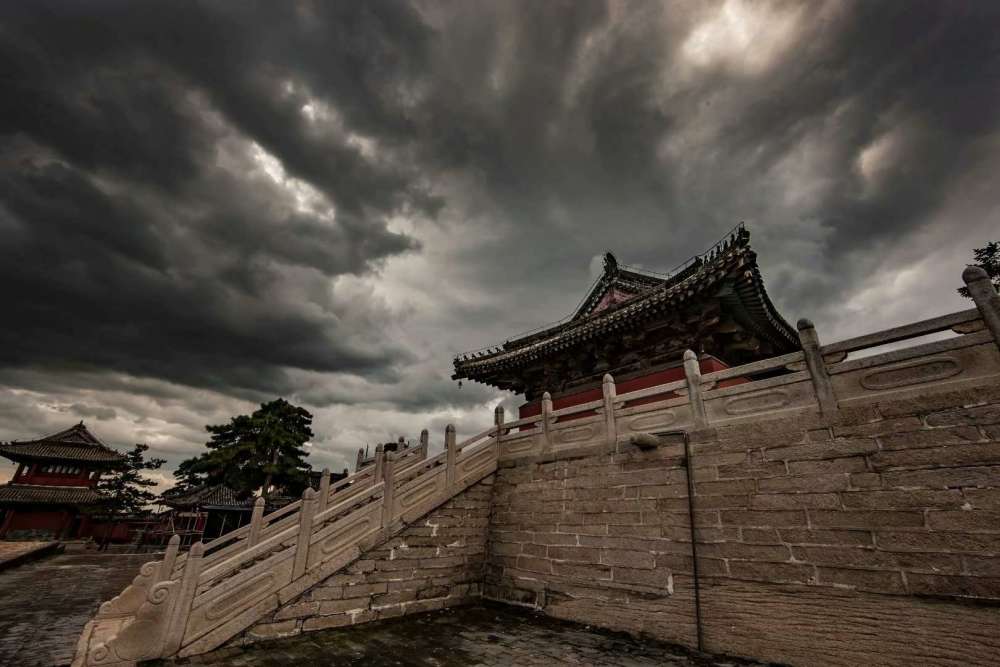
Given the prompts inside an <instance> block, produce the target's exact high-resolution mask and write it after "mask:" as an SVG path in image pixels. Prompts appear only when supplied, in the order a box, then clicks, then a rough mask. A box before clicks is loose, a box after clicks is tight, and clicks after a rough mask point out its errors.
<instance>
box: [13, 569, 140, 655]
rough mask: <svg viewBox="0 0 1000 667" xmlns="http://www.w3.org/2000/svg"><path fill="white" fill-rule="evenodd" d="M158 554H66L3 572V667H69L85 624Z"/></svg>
mask: <svg viewBox="0 0 1000 667" xmlns="http://www.w3.org/2000/svg"><path fill="white" fill-rule="evenodd" d="M155 559H156V556H153V555H150V554H140V555H126V554H62V555H58V556H48V557H45V558H43V559H41V560H37V561H34V562H31V563H26V564H24V565H18V566H17V567H14V568H11V569H9V570H6V571H4V572H0V665H4V666H7V665H10V666H11V667H15V666H16V667H36V666H37V667H42V666H44V667H49V666H50V665H68V664H69V663H70V661H71V660H72V659H73V652H74V651H75V650H76V640H77V639H78V638H79V636H80V632H81V631H82V630H83V626H84V625H85V624H86V623H87V621H88V620H90V618H91V617H92V616H93V615H94V612H96V611H97V608H98V607H99V606H100V604H101V603H102V602H104V601H105V600H108V599H110V598H112V597H114V596H115V595H118V593H120V592H121V591H122V589H124V588H125V586H127V585H128V584H130V583H132V579H133V578H134V577H135V575H136V574H138V572H139V567H140V566H141V565H142V564H143V563H145V562H147V561H150V560H155Z"/></svg>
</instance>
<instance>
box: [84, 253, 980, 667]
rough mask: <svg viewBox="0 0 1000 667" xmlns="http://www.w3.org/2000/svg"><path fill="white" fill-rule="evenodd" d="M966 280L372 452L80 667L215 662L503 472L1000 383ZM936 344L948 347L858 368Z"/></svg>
mask: <svg viewBox="0 0 1000 667" xmlns="http://www.w3.org/2000/svg"><path fill="white" fill-rule="evenodd" d="M963 278H964V279H965V281H966V283H967V284H968V285H969V289H970V292H971V293H972V295H973V297H974V299H975V303H976V308H972V309H969V310H965V311H961V312H958V313H953V314H949V315H945V316H942V317H936V318H932V319H928V320H924V321H921V322H916V323H913V324H909V325H906V326H903V327H898V328H894V329H889V330H886V331H881V332H877V333H873V334H868V335H865V336H859V337H857V338H852V339H849V340H845V341H840V342H838V343H834V344H831V345H823V344H822V343H821V341H820V339H819V336H818V335H817V332H816V329H815V327H814V326H813V325H812V323H810V322H809V321H808V320H801V321H800V322H799V324H798V329H799V335H800V340H801V343H802V350H801V351H799V352H794V353H791V354H787V355H783V356H780V357H775V358H772V359H766V360H762V361H758V362H754V363H752V364H747V365H744V366H739V367H735V368H731V369H726V370H723V371H717V372H714V373H709V374H706V375H700V372H699V367H698V363H697V358H696V356H695V354H694V353H693V352H691V351H688V352H687V353H686V354H685V356H684V370H685V378H684V379H682V380H678V381H675V382H671V383H667V384H664V385H660V386H657V387H650V388H647V389H642V390H638V391H634V392H629V393H625V394H618V393H617V391H616V386H615V382H614V379H613V378H612V377H611V376H605V378H604V381H603V385H602V386H603V395H602V398H600V399H598V400H595V401H591V402H588V403H583V404H580V405H575V406H571V407H567V408H563V409H560V410H554V409H553V406H552V399H551V396H549V394H548V393H546V394H545V395H544V396H543V398H542V412H541V414H540V415H538V416H534V417H530V418H525V419H518V420H514V421H510V422H507V421H505V418H504V413H503V410H502V408H497V409H496V411H495V413H494V419H493V424H492V425H491V426H490V427H489V428H487V429H485V430H483V431H482V432H480V433H477V434H475V435H473V436H471V437H469V438H466V439H464V440H462V441H458V439H457V436H456V432H455V429H454V427H453V426H450V425H449V426H448V428H447V429H446V431H445V434H444V440H445V448H444V451H443V452H442V453H441V454H439V455H437V456H435V457H430V458H428V457H427V449H428V437H427V434H426V431H425V432H424V433H423V434H421V439H420V446H418V447H416V448H412V449H401V450H400V451H397V452H385V451H383V448H382V447H381V446H379V447H378V448H377V449H376V455H375V457H374V461H373V462H372V465H365V466H363V467H360V468H359V469H358V470H357V471H356V472H355V473H354V474H353V475H351V476H349V477H347V478H345V479H342V480H340V481H338V482H336V483H333V484H331V482H330V475H329V471H324V474H323V477H322V480H321V483H320V490H319V492H316V491H314V490H313V489H307V490H306V491H305V493H304V494H303V497H302V499H301V500H300V501H298V502H296V503H292V504H290V505H288V506H286V507H284V508H281V509H279V510H277V511H275V512H271V513H269V514H265V513H264V504H263V502H262V501H258V502H257V504H255V507H254V511H253V514H252V519H251V521H250V523H249V524H248V525H246V526H243V527H242V528H239V529H237V530H235V531H232V532H230V533H228V534H226V535H223V536H222V537H220V538H218V539H216V540H212V541H210V542H207V543H204V544H202V543H197V544H195V545H194V546H193V547H192V548H191V550H190V551H189V552H188V553H187V554H179V553H178V546H179V540H178V539H177V538H176V537H175V538H174V539H172V540H171V542H170V544H169V545H168V548H167V551H166V554H165V556H164V559H163V560H162V561H160V562H158V563H149V564H147V565H146V566H144V567H143V568H142V570H141V572H140V574H139V576H137V577H136V579H135V581H134V582H133V584H132V585H131V586H129V587H128V588H127V589H126V590H125V591H124V592H123V593H122V594H121V595H119V596H118V597H116V598H115V599H113V600H111V601H109V602H107V603H105V604H104V605H103V606H102V607H101V610H100V612H99V613H98V614H97V616H96V617H95V618H94V620H92V621H91V622H90V623H88V625H87V627H86V629H85V631H84V634H83V636H82V637H81V639H80V644H79V647H78V652H77V657H76V660H75V662H74V664H75V665H80V666H81V667H82V666H84V665H127V664H133V663H135V662H137V661H140V660H147V659H154V658H160V657H171V656H179V657H186V656H191V655H197V654H200V653H203V652H206V651H209V650H212V649H214V648H216V647H218V646H220V645H222V644H223V643H225V642H226V641H228V640H229V639H231V638H232V637H234V636H235V635H237V634H238V633H240V632H242V631H244V630H245V629H246V628H248V627H250V626H251V625H253V624H254V623H256V622H258V621H259V620H260V619H262V618H264V617H265V616H267V615H268V614H271V613H272V612H274V610H275V609H277V608H278V607H279V606H281V605H283V604H286V603H287V602H288V601H289V600H292V599H294V598H296V596H299V595H300V594H302V593H303V592H304V591H306V590H308V589H309V588H310V587H311V586H314V585H315V584H316V583H317V582H320V581H322V580H323V579H325V578H326V577H328V576H329V575H331V574H333V573H335V572H337V571H338V570H340V569H341V568H343V567H345V566H346V565H348V564H350V563H351V562H352V561H354V560H355V559H357V557H358V555H359V554H360V553H361V552H362V551H364V550H365V549H370V548H372V547H374V546H376V545H377V544H379V543H381V542H383V541H385V540H386V539H388V538H390V537H392V536H393V535H394V534H396V533H398V532H399V531H401V530H403V528H404V527H405V526H406V525H407V524H408V523H412V522H413V521H415V520H416V519H418V518H420V517H421V516H424V515H425V514H427V513H428V512H430V511H432V510H434V509H435V508H436V507H438V506H440V505H441V504H443V503H445V502H446V501H448V500H449V499H450V498H452V497H454V496H455V495H456V494H458V493H460V492H461V491H463V490H465V489H466V488H468V487H470V486H471V485H473V484H475V483H477V482H479V481H480V480H482V479H484V478H485V477H487V476H489V475H491V474H492V473H494V472H495V471H496V470H497V467H498V466H509V465H515V464H517V463H520V462H540V461H547V460H558V459H561V458H570V457H579V456H583V455H588V454H598V453H605V452H609V451H610V452H615V451H619V450H621V449H624V448H627V447H633V446H635V445H638V446H640V447H644V446H655V445H656V442H657V438H659V437H661V435H662V434H665V433H667V432H675V431H698V430H701V429H705V428H706V427H717V426H722V425H729V424H733V423H740V422H753V421H757V420H763V419H768V418H772V417H776V416H777V417H781V416H792V415H794V414H795V413H797V412H805V411H809V412H812V413H816V412H818V413H819V414H820V415H823V416H828V415H833V414H835V413H836V412H837V411H838V410H839V409H841V408H845V407H848V406H853V405H856V404H860V403H865V402H869V401H878V400H881V399H884V398H887V397H893V398H899V397H906V396H908V395H923V394H925V393H928V392H931V393H933V392H940V391H951V390H958V389H966V388H969V387H974V386H977V385H980V384H982V383H988V382H993V383H995V382H996V380H997V378H1000V353H998V350H1000V348H998V346H1000V297H998V295H997V294H996V292H995V291H994V290H993V288H992V286H991V285H990V283H989V280H988V278H987V277H986V275H985V272H983V271H982V269H978V267H970V268H969V269H967V270H966V271H965V273H964V274H963ZM942 332H948V333H953V334H954V335H952V336H951V337H948V338H944V339H941V340H935V341H933V342H925V343H919V344H916V345H911V346H910V347H901V348H900V349H895V350H892V351H888V352H882V353H878V354H868V356H865V354H864V353H865V352H866V351H870V350H871V349H872V348H878V347H881V346H885V345H893V344H900V343H905V342H906V341H910V340H911V339H914V338H921V337H925V336H928V335H931V334H938V335H941V334H942ZM945 335H947V334H945ZM733 380H740V381H741V382H736V383H733V382H732V381H733ZM725 381H729V382H725ZM724 384H725V385H726V386H723V385H724ZM362 458H363V457H362V456H361V455H360V454H359V461H360V460H361V459H362Z"/></svg>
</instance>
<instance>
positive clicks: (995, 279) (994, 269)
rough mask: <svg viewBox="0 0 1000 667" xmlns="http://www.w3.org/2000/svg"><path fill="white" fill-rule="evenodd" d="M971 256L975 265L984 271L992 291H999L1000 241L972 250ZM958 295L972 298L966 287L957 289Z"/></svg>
mask: <svg viewBox="0 0 1000 667" xmlns="http://www.w3.org/2000/svg"><path fill="white" fill-rule="evenodd" d="M972 256H973V258H975V263H976V264H978V265H979V266H981V267H983V268H984V269H985V270H986V275H988V276H989V277H990V281H991V282H992V283H993V287H994V289H996V290H1000V241H990V242H989V243H987V244H986V245H985V246H983V247H982V248H976V249H974V250H973V251H972ZM958 293H959V294H961V295H962V296H964V297H965V298H966V299H970V298H972V295H971V294H969V288H968V287H959V288H958Z"/></svg>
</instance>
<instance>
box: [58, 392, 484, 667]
mask: <svg viewBox="0 0 1000 667" xmlns="http://www.w3.org/2000/svg"><path fill="white" fill-rule="evenodd" d="M496 424H503V411H502V409H499V408H498V410H497V413H496ZM503 428H504V427H502V426H494V427H492V428H490V429H488V430H486V431H484V432H482V433H479V434H477V435H475V436H473V437H472V438H469V439H468V440H465V441H464V442H461V443H459V442H456V438H455V429H454V427H453V426H448V428H447V429H446V431H445V451H444V452H442V453H441V454H440V455H438V456H435V457H433V458H427V432H426V431H424V432H423V433H422V434H421V445H420V446H419V447H416V448H413V449H409V450H403V451H400V452H383V451H382V450H381V447H379V449H378V450H377V451H376V457H375V462H374V464H373V465H369V466H367V467H365V468H362V469H361V470H358V471H356V472H355V473H354V474H353V475H351V476H349V477H347V478H345V479H342V480H340V481H339V482H337V483H335V484H333V485H331V484H330V476H329V471H324V474H323V477H322V481H321V484H320V489H319V491H318V492H317V491H315V490H313V489H306V491H305V493H303V496H302V499H301V500H300V501H297V502H295V503H292V504H290V505H287V506H286V507H283V508H281V509H279V510H277V511H275V512H271V513H270V514H266V515H265V514H264V501H263V499H258V501H257V503H256V504H255V506H254V511H253V515H252V518H251V521H250V523H249V524H247V525H245V526H243V527H242V528H239V529H237V530H234V531H232V532H230V533H227V534H225V535H223V536H221V537H219V538H217V539H215V540H212V541H209V542H205V543H201V542H198V543H196V544H194V545H193V546H192V547H191V549H190V551H189V552H188V553H186V554H180V553H178V548H179V545H180V539H179V538H178V537H177V536H176V535H175V536H174V537H173V538H172V539H171V540H170V542H169V544H168V546H167V550H166V552H165V554H164V557H163V560H162V561H158V562H150V563H146V564H145V565H143V566H142V568H141V570H140V572H139V574H138V575H137V576H136V578H135V579H134V580H133V582H132V584H131V585H130V586H128V587H127V588H126V589H125V590H124V591H123V592H122V593H121V594H120V595H118V596H117V597H115V598H114V599H112V600H110V601H108V602H105V603H104V604H103V605H102V606H101V608H100V610H99V611H98V613H97V615H96V616H95V617H94V618H93V620H91V621H90V622H89V623H87V625H86V627H85V628H84V631H83V634H82V635H81V637H80V640H79V643H78V645H77V650H76V657H75V659H74V661H73V665H74V667H84V666H92V665H114V666H124V665H134V664H136V663H137V662H139V661H143V660H152V659H156V658H168V657H187V656H191V655H197V654H200V653H204V652H206V651H211V650H212V649H214V648H217V647H219V646H221V645H222V644H224V643H225V642H227V641H228V640H230V639H231V638H233V637H235V636H236V635H237V634H239V633H240V632H242V631H243V630H245V629H246V628H248V627H250V626H251V625H253V624H254V623H256V622H257V621H258V620H260V619H261V618H263V617H264V616H265V615H267V614H268V613H270V612H273V611H274V610H275V609H276V608H278V607H279V606H281V605H283V604H285V603H287V602H288V601H290V600H292V599H293V598H295V597H296V596H298V595H300V594H302V593H303V592H304V591H306V590H308V589H309V588H311V587H312V586H314V585H315V584H316V583H318V582H320V581H322V580H323V579H325V578H326V577H328V576H330V575H331V574H334V573H336V572H337V571H338V570H340V569H342V568H344V567H345V566H347V565H349V564H350V563H351V562H353V561H354V560H356V559H357V558H358V557H359V556H360V554H361V553H362V552H363V551H364V550H366V549H368V548H371V547H373V546H376V545H377V544H379V543H380V542H382V541H384V540H386V539H388V538H389V537H392V536H393V535H394V534H396V533H398V532H399V531H401V530H402V529H403V528H404V527H405V526H406V525H407V524H409V523H412V522H413V521H415V520H416V519H418V518H420V517H421V516H423V515H425V514H427V513H428V512H430V511H432V510H433V509H435V508H436V507H438V506H439V505H441V504H442V503H444V502H446V501H448V500H449V499H450V498H452V497H454V496H455V495H457V494H458V493H461V492H462V491H464V490H465V489H466V488H468V487H469V486H471V485H473V484H475V483H476V482H479V481H480V480H482V479H483V478H484V477H486V476H488V475H490V474H492V473H493V472H494V471H495V470H496V467H497V459H498V453H499V438H498V433H499V431H501V430H503Z"/></svg>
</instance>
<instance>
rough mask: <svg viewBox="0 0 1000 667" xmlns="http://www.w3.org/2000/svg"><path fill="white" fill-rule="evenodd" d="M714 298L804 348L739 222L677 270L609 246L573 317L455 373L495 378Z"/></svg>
mask: <svg viewBox="0 0 1000 667" xmlns="http://www.w3.org/2000/svg"><path fill="white" fill-rule="evenodd" d="M609 294H610V295H611V297H608V295H609ZM709 298H721V299H723V300H727V301H728V302H729V303H730V304H732V305H733V307H734V310H736V311H738V314H739V317H740V320H741V322H742V324H743V325H744V326H746V327H747V328H748V329H751V330H752V331H753V332H754V333H755V334H756V335H758V336H761V337H762V338H765V339H767V340H769V341H771V342H772V343H774V344H775V345H776V347H777V348H778V349H788V350H791V349H798V347H799V341H798V336H797V334H796V331H795V329H793V328H792V326H791V325H789V324H788V323H787V322H786V321H785V320H784V318H782V317H781V315H780V314H779V313H778V312H777V310H776V309H775V308H774V305H773V304H772V303H771V300H770V298H769V297H768V295H767V292H766V291H765V289H764V282H763V280H762V278H761V275H760V270H759V269H758V267H757V255H756V253H755V252H754V251H753V250H752V249H751V248H750V234H749V232H748V231H747V230H746V229H745V228H744V227H742V226H740V227H739V228H738V229H737V231H736V232H734V233H733V234H732V235H731V236H730V237H729V238H727V239H725V240H723V241H721V242H720V243H719V244H717V245H716V246H715V247H714V248H713V249H712V250H710V251H709V252H708V253H706V254H705V255H699V256H697V257H694V258H693V259H692V260H690V261H689V262H688V263H687V264H686V265H685V266H684V267H683V268H682V269H681V270H680V271H678V272H677V273H675V274H673V275H670V276H655V275H650V274H648V273H643V272H639V271H635V270H631V269H625V268H622V267H620V266H619V265H618V263H617V261H616V260H615V258H614V256H613V255H611V254H610V253H608V254H607V255H606V256H605V266H604V273H603V275H602V276H601V277H600V278H599V279H598V280H597V282H596V283H595V285H594V287H593V288H592V289H591V291H590V292H589V293H588V295H587V296H586V297H585V298H584V300H583V302H582V303H581V305H580V307H579V308H578V310H577V312H576V313H575V314H574V315H573V317H572V318H571V319H569V320H568V321H566V322H564V323H562V324H557V325H554V326H552V327H549V328H547V329H544V330H542V331H538V332H535V333H531V334H528V335H525V336H522V337H520V338H517V339H514V340H509V341H507V342H505V343H504V344H503V345H500V346H497V347H494V348H491V349H488V350H485V351H480V352H476V353H471V354H466V355H461V356H459V357H457V358H456V359H455V362H454V366H455V373H454V375H452V378H453V379H456V380H457V379H462V378H468V379H472V380H478V381H481V382H487V383H489V384H494V383H495V382H493V379H494V378H495V377H496V376H497V374H500V373H504V372H508V371H511V370H516V369H518V368H522V367H525V366H528V365H530V364H532V363H535V362H538V361H541V360H544V359H545V358H546V357H548V356H550V355H553V354H557V353H559V352H560V351H562V350H565V349H569V348H571V347H575V346H577V345H579V344H582V343H584V342H586V341H588V340H591V339H596V338H601V337H605V336H609V335H620V334H622V333H627V332H628V331H630V330H634V329H635V328H636V327H638V326H640V325H642V324H643V323H644V322H646V321H649V320H652V319H654V318H656V317H662V316H663V315H664V314H667V313H669V312H670V311H679V310H680V309H681V308H683V307H685V306H686V305H688V304H689V303H691V302H695V301H697V300H705V299H709Z"/></svg>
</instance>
